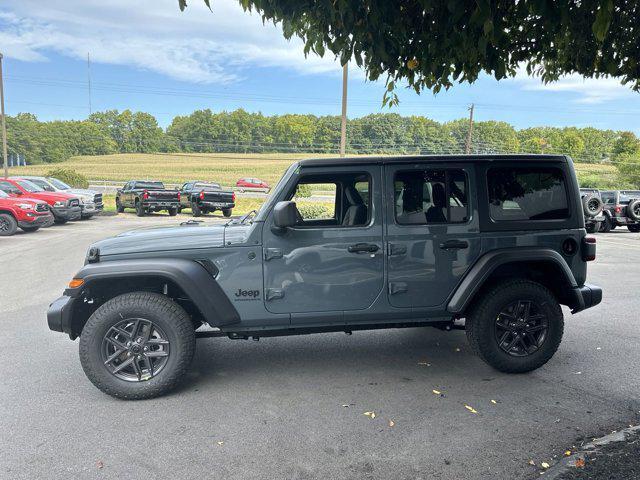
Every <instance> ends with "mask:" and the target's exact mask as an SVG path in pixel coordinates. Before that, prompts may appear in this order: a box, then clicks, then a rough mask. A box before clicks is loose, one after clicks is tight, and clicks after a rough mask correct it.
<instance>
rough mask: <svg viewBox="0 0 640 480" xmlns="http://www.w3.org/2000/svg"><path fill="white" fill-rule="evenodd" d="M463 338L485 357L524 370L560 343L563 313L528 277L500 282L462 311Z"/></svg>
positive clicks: (505, 369)
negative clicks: (470, 306) (469, 309)
mask: <svg viewBox="0 0 640 480" xmlns="http://www.w3.org/2000/svg"><path fill="white" fill-rule="evenodd" d="M465 328H466V332H467V339H468V340H469V344H470V345H471V347H472V348H473V350H474V351H475V352H476V354H477V355H478V356H479V357H480V358H482V360H484V361H485V362H486V363H488V364H489V365H491V366H492V367H493V368H495V369H496V370H500V371H501V372H507V373H524V372H530V371H531V370H535V369H536V368H539V367H541V366H542V365H544V364H545V363H547V362H548V361H549V360H550V359H551V357H553V355H554V353H555V352H556V350H557V349H558V347H559V346H560V341H561V340H562V334H563V331H564V318H563V316H562V310H561V308H560V304H559V303H558V301H557V300H556V298H555V297H554V295H553V294H552V293H551V292H550V291H549V290H548V289H547V288H545V287H544V286H543V285H540V284H539V283H536V282H532V281H530V280H524V279H523V280H512V281H507V282H503V283H500V284H498V285H496V286H494V287H493V288H492V289H490V290H489V291H488V292H486V293H484V294H482V296H481V298H480V300H479V301H478V302H477V303H476V304H475V305H474V306H473V307H472V309H471V311H470V312H469V314H468V316H467V317H466V326H465Z"/></svg>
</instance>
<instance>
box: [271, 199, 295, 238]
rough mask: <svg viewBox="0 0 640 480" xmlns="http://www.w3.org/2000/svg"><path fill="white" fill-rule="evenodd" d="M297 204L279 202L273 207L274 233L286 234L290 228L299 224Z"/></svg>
mask: <svg viewBox="0 0 640 480" xmlns="http://www.w3.org/2000/svg"><path fill="white" fill-rule="evenodd" d="M297 214H298V209H297V208H296V202H291V201H289V202H278V203H276V206H275V207H273V226H274V233H284V232H285V230H286V229H287V228H289V227H293V226H295V224H296V223H298V215H297Z"/></svg>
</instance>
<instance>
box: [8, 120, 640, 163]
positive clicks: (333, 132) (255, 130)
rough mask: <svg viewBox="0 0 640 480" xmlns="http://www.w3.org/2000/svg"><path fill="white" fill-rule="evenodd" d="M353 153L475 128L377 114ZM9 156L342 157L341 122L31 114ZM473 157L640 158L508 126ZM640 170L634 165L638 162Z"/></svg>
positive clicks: (610, 140) (352, 132) (407, 146)
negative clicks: (161, 120) (45, 117)
mask: <svg viewBox="0 0 640 480" xmlns="http://www.w3.org/2000/svg"><path fill="white" fill-rule="evenodd" d="M347 132H348V133H347V139H348V140H347V150H348V152H350V153H365V154H366V153H380V154H385V153H394V154H430V153H435V154H438V153H443V154H447V153H464V152H465V144H466V140H467V136H468V133H469V122H468V120H467V119H459V120H454V121H450V122H444V123H440V122H437V121H435V120H432V119H429V118H427V117H423V116H401V115H398V114H396V113H383V114H371V115H366V116H364V117H360V118H354V119H350V120H349V121H348V124H347ZM7 133H8V146H9V151H10V153H19V154H22V155H24V156H25V158H26V160H27V163H29V164H41V163H56V162H61V161H64V160H66V159H68V158H69V157H72V156H76V155H107V154H114V153H156V152H172V153H174V152H198V153H214V152H239V153H260V152H265V153H274V152H275V153H277V152H281V153H289V152H291V153H295V152H309V153H312V152H316V153H337V151H338V147H339V142H340V117H339V116H329V115H328V116H315V115H300V114H284V115H272V116H267V115H263V114H261V113H250V112H246V111H244V110H242V109H238V110H235V111H231V112H226V111H225V112H213V111H211V110H209V109H207V110H197V111H194V112H193V113H191V114H190V115H186V116H176V117H175V118H174V119H173V121H172V122H171V124H170V125H169V126H168V127H167V128H166V129H163V128H161V127H160V126H159V125H158V122H157V120H156V118H155V117H154V116H153V115H151V114H149V113H145V112H132V111H130V110H124V111H122V112H119V111H117V110H108V111H104V112H96V113H93V114H92V115H90V116H89V117H88V118H87V119H86V120H81V121H78V120H69V121H51V122H41V121H39V120H38V119H37V117H36V116H35V115H33V114H30V113H20V114H18V115H16V116H14V117H7ZM470 150H471V152H472V153H518V152H521V153H563V154H568V155H571V156H572V157H573V158H574V159H575V160H576V161H580V162H587V163H600V162H603V161H611V160H613V161H615V160H616V159H618V160H620V161H627V162H631V160H633V159H635V158H636V157H638V156H639V155H640V140H638V138H637V137H636V135H635V134H633V133H632V132H622V131H614V130H601V129H596V128H591V127H587V128H576V127H565V128H556V127H545V126H543V127H532V128H526V129H520V130H517V129H515V128H514V127H513V126H512V125H510V124H509V123H506V122H498V121H480V122H474V124H473V129H472V142H471V149H470ZM632 163H634V162H632Z"/></svg>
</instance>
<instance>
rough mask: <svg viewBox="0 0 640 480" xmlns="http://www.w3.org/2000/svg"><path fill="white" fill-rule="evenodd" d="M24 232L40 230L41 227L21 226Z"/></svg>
mask: <svg viewBox="0 0 640 480" xmlns="http://www.w3.org/2000/svg"><path fill="white" fill-rule="evenodd" d="M20 228H21V229H22V231H23V232H27V233H31V232H37V231H38V230H40V227H20Z"/></svg>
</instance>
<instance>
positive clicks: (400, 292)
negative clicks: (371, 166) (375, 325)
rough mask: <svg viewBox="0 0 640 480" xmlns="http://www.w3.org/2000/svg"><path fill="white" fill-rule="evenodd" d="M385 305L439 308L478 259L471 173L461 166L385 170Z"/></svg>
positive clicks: (420, 166) (426, 166) (476, 220)
mask: <svg viewBox="0 0 640 480" xmlns="http://www.w3.org/2000/svg"><path fill="white" fill-rule="evenodd" d="M385 178H386V184H385V185H386V186H387V194H386V199H387V202H386V212H387V219H388V220H387V239H386V240H387V242H388V245H387V249H388V256H387V259H388V260H387V266H388V285H387V295H388V298H389V303H390V304H391V305H392V306H394V307H404V308H410V307H413V308H418V309H419V308H420V307H430V308H434V309H436V307H440V306H443V307H444V303H445V302H446V300H447V298H448V297H449V296H450V295H451V294H452V293H453V291H454V289H455V288H456V286H457V285H458V283H459V282H460V281H461V279H462V277H463V276H464V274H465V273H466V271H467V270H468V269H469V267H470V266H471V265H472V264H473V262H474V261H475V260H476V259H477V258H478V257H479V255H480V251H481V239H480V234H479V223H478V219H477V214H476V209H477V205H476V201H475V194H474V192H475V189H474V186H475V170H474V168H473V167H472V166H470V165H467V164H463V163H455V162H452V163H449V162H447V163H446V164H444V163H437V162H434V163H432V164H427V163H419V164H411V165H408V164H405V165H393V164H390V165H386V167H385Z"/></svg>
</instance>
